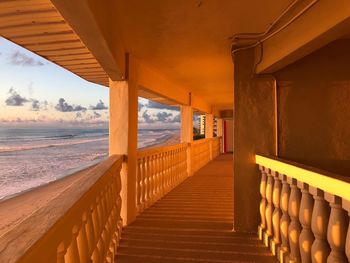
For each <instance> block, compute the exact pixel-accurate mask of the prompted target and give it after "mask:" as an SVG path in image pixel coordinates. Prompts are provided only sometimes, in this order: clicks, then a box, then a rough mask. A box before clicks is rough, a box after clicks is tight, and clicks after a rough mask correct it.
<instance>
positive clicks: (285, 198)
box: [279, 174, 290, 259]
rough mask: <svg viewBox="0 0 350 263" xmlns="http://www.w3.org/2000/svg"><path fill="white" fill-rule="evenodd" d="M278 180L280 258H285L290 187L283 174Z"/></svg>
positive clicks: (287, 250) (287, 249) (286, 252)
mask: <svg viewBox="0 0 350 263" xmlns="http://www.w3.org/2000/svg"><path fill="white" fill-rule="evenodd" d="M279 178H280V180H281V181H282V192H281V199H280V200H281V201H280V207H281V210H282V217H281V221H280V226H281V227H280V231H281V252H280V254H281V255H280V258H283V259H284V258H285V257H286V256H288V253H289V251H290V249H289V240H288V228H289V224H290V218H289V214H288V204H289V196H290V187H289V184H288V182H287V176H286V175H284V174H280V175H279Z"/></svg>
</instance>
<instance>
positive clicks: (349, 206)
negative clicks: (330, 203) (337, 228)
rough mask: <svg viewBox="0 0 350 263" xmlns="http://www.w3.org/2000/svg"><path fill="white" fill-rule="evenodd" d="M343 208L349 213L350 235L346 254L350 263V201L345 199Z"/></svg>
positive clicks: (349, 231) (348, 235) (347, 240)
mask: <svg viewBox="0 0 350 263" xmlns="http://www.w3.org/2000/svg"><path fill="white" fill-rule="evenodd" d="M343 208H344V209H345V210H346V211H347V212H348V221H349V225H348V233H347V235H346V244H345V253H346V256H347V258H348V261H349V262H350V201H348V200H345V199H343Z"/></svg>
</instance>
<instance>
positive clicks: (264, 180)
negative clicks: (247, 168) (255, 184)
mask: <svg viewBox="0 0 350 263" xmlns="http://www.w3.org/2000/svg"><path fill="white" fill-rule="evenodd" d="M259 169H260V172H261V181H260V195H261V201H260V209H259V210H260V218H261V223H260V227H259V237H260V239H261V240H262V239H263V232H264V231H265V230H266V218H265V213H266V202H267V201H266V184H267V176H266V173H265V170H264V167H263V166H261V165H259Z"/></svg>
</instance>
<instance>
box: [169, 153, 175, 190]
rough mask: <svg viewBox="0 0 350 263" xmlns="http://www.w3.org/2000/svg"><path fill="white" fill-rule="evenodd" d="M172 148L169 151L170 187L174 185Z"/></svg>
mask: <svg viewBox="0 0 350 263" xmlns="http://www.w3.org/2000/svg"><path fill="white" fill-rule="evenodd" d="M174 173H175V172H174V150H171V151H170V189H173V187H174Z"/></svg>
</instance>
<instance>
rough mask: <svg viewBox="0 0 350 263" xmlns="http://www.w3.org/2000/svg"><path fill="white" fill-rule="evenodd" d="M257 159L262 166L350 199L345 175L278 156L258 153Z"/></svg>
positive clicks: (349, 190)
mask: <svg viewBox="0 0 350 263" xmlns="http://www.w3.org/2000/svg"><path fill="white" fill-rule="evenodd" d="M255 160H256V163H257V164H259V165H261V166H265V167H266V168H269V169H271V170H273V171H275V172H278V173H280V174H284V175H287V176H288V177H291V178H294V179H296V180H298V181H301V182H304V183H306V184H308V185H310V186H312V187H315V188H318V189H320V190H323V191H324V192H328V193H331V194H333V195H336V196H339V197H342V198H344V199H346V200H348V201H350V182H349V179H348V178H346V177H345V176H340V175H337V174H334V173H330V172H327V171H322V170H320V169H317V168H313V167H310V166H306V165H303V164H298V163H295V162H291V161H287V160H283V159H280V158H276V157H267V156H263V155H256V156H255Z"/></svg>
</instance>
